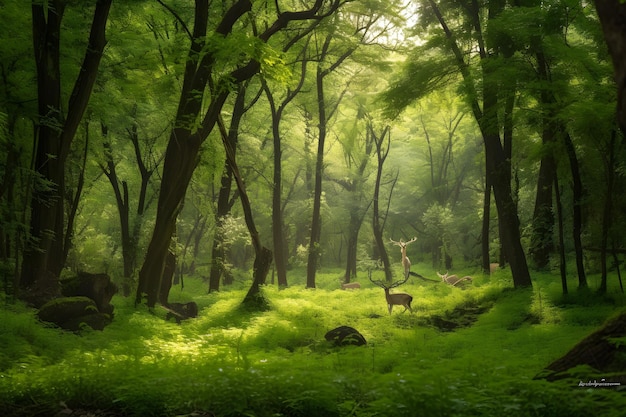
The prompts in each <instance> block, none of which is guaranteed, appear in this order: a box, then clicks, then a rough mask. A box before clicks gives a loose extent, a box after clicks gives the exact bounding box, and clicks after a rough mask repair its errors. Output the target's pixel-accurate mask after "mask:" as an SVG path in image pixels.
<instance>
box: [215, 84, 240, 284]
mask: <svg viewBox="0 0 626 417" xmlns="http://www.w3.org/2000/svg"><path fill="white" fill-rule="evenodd" d="M246 91H247V85H245V84H242V85H240V86H239V89H238V92H237V98H236V99H235V104H234V106H233V112H232V116H231V120H230V127H229V129H228V134H227V137H226V140H227V141H228V146H229V148H230V149H231V150H232V152H233V157H234V158H236V157H237V146H238V143H239V125H240V123H241V119H242V117H243V115H244V113H245V102H246ZM232 185H233V171H232V167H231V165H230V161H229V159H228V158H226V160H225V161H224V169H223V172H222V180H221V186H220V191H219V194H218V197H217V209H216V212H215V225H216V227H215V234H214V236H213V248H212V251H211V273H210V275H209V292H213V291H219V289H220V278H221V276H222V274H224V273H226V271H225V268H224V263H225V255H226V253H225V251H224V230H223V221H224V218H225V217H226V216H227V215H228V214H229V213H230V210H231V209H232V207H233V205H234V203H235V201H236V198H235V197H236V196H237V195H238V193H237V194H236V195H235V196H233V197H232V198H231V193H232Z"/></svg>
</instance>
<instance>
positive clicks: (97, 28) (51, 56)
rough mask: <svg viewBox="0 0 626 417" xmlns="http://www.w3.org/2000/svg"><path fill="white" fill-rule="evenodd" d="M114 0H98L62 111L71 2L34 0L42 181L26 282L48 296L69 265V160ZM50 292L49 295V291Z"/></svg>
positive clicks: (38, 160)
mask: <svg viewBox="0 0 626 417" xmlns="http://www.w3.org/2000/svg"><path fill="white" fill-rule="evenodd" d="M111 2H112V0H99V1H97V3H96V6H95V10H94V15H93V20H92V24H91V31H90V34H89V42H88V45H87V48H86V51H85V55H84V58H83V62H82V65H81V68H80V70H79V72H78V74H79V75H78V78H77V79H76V81H75V83H74V87H73V90H72V93H71V95H70V98H69V102H68V104H67V114H66V115H64V114H63V112H62V108H63V107H65V106H62V99H61V81H60V80H61V71H60V36H61V27H62V24H61V22H62V19H63V13H64V8H65V2H64V1H60V0H55V1H50V2H48V3H44V2H33V3H32V18H33V26H32V27H33V46H34V52H35V62H36V67H37V100H38V108H39V121H38V126H37V140H36V144H35V150H34V153H35V166H34V167H33V168H34V170H35V171H36V172H37V174H38V175H39V176H40V178H41V179H43V181H45V182H46V184H41V183H40V184H38V185H37V186H36V187H35V189H34V191H33V195H32V200H31V206H30V210H31V211H30V236H31V241H32V242H36V243H31V245H29V247H28V248H26V251H25V253H24V259H23V262H22V273H21V285H22V286H23V287H37V288H38V289H39V290H41V291H42V292H43V294H44V295H43V300H41V301H44V300H45V298H46V296H51V295H53V294H54V293H55V292H56V291H57V287H58V280H59V275H60V272H61V269H62V268H63V241H64V236H63V234H64V228H65V216H64V206H63V201H64V198H65V162H66V160H67V156H68V154H69V151H70V147H71V144H72V141H73V139H74V136H75V135H76V131H77V129H78V126H79V124H80V121H81V119H82V117H83V114H84V112H85V109H86V108H87V104H88V102H89V98H90V96H91V91H92V88H93V85H94V83H95V80H96V75H97V72H98V66H99V64H100V59H101V56H102V51H103V49H104V46H105V44H106V39H105V28H106V22H107V20H108V16H109V10H110V6H111ZM45 294H47V295H45Z"/></svg>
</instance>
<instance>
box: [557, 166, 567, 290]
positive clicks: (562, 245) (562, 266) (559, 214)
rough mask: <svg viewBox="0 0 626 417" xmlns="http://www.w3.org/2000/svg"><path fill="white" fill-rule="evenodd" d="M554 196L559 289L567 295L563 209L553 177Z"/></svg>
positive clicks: (559, 192)
mask: <svg viewBox="0 0 626 417" xmlns="http://www.w3.org/2000/svg"><path fill="white" fill-rule="evenodd" d="M554 196H555V198H554V199H555V201H556V214H557V220H558V222H557V224H558V226H559V271H560V272H561V288H562V291H563V294H567V264H566V260H565V237H564V233H563V207H562V205H561V191H560V190H559V177H558V176H557V175H555V176H554Z"/></svg>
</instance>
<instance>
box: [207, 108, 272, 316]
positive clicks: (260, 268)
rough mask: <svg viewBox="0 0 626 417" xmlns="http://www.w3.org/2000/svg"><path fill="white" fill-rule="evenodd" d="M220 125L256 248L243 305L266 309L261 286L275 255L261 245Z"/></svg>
mask: <svg viewBox="0 0 626 417" xmlns="http://www.w3.org/2000/svg"><path fill="white" fill-rule="evenodd" d="M218 124H219V128H220V133H221V136H222V143H223V144H224V149H225V150H226V158H227V159H228V163H229V165H230V167H231V170H232V173H233V177H234V178H235V183H236V184H237V190H238V191H239V196H240V198H239V199H240V201H241V208H242V209H243V213H244V218H245V220H246V226H247V227H248V231H249V232H250V238H251V240H252V246H253V247H254V253H255V259H254V266H253V271H252V285H251V287H250V289H249V290H248V293H247V294H246V296H245V298H244V300H243V304H246V305H248V306H256V307H258V308H265V307H266V303H265V301H264V299H263V297H262V296H261V292H260V285H262V284H265V281H266V279H267V274H268V272H269V270H270V266H271V265H272V259H273V254H272V251H271V250H269V249H268V248H266V247H265V246H263V244H262V243H261V237H260V235H259V232H258V230H257V228H256V225H255V224H254V218H253V216H252V205H251V204H250V199H249V198H248V193H247V191H246V186H245V183H244V181H243V178H242V176H241V174H240V172H239V168H238V166H237V161H236V160H235V153H234V151H233V149H232V148H231V147H230V143H229V142H228V133H227V132H226V127H225V126H224V124H223V122H222V120H221V119H220V120H218Z"/></svg>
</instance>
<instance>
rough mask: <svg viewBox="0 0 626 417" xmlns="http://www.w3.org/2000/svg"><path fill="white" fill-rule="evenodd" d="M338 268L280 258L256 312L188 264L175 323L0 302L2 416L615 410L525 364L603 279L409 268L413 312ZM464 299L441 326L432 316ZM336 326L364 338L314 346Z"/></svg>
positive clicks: (589, 314) (588, 326)
mask: <svg viewBox="0 0 626 417" xmlns="http://www.w3.org/2000/svg"><path fill="white" fill-rule="evenodd" d="M339 275H340V272H339V271H331V272H325V273H319V274H318V277H317V280H318V288H317V289H305V288H304V274H302V275H298V274H297V273H292V276H293V278H292V281H293V282H290V284H291V287H289V288H285V289H277V288H275V287H272V286H267V287H264V288H263V295H264V297H265V299H266V300H268V302H269V309H268V310H267V311H264V312H250V311H247V310H245V309H242V308H241V300H243V297H244V296H245V293H246V290H247V288H245V285H243V284H241V285H240V287H236V286H235V287H231V288H226V289H223V291H221V292H219V293H211V294H207V293H206V283H203V282H202V281H200V280H194V279H192V278H188V279H187V280H186V282H185V284H186V286H185V288H184V289H183V290H181V289H180V288H173V289H172V292H171V296H170V298H171V300H172V301H178V300H180V301H188V300H190V299H193V300H194V301H196V302H197V303H198V305H199V307H200V315H199V317H198V318H196V319H192V320H188V321H184V322H183V323H182V324H180V325H177V324H176V323H174V322H167V321H165V320H164V317H165V311H161V310H159V308H155V309H154V311H150V310H149V309H147V308H146V307H145V306H139V307H135V306H134V304H133V300H131V299H124V298H122V297H119V296H116V297H115V298H114V299H113V304H114V305H115V308H116V311H115V319H114V321H113V323H112V324H110V325H109V326H108V327H107V328H106V329H105V330H104V331H102V332H96V331H92V332H83V333H81V334H79V335H78V334H74V333H69V332H64V331H60V330H58V329H55V328H52V327H49V326H45V325H42V324H41V323H39V322H38V321H37V320H36V317H35V315H34V312H33V311H32V310H30V309H28V308H27V307H25V306H22V305H19V304H10V305H4V306H2V308H0V313H1V314H2V320H0V336H1V337H0V408H1V409H3V410H6V411H5V412H4V414H3V415H5V416H35V415H41V416H51V415H52V416H53V415H62V414H58V413H65V415H89V414H88V413H91V414H90V415H92V416H99V415H101V416H185V415H187V416H191V415H207V416H209V415H210V416H260V417H264V416H268V417H269V416H273V417H275V416H308V417H313V416H331V417H332V416H392V415H393V416H421V415H424V416H425V415H428V416H499V415H508V416H520V417H521V416H568V417H570V416H587V415H603V416H619V415H621V412H622V411H623V409H624V407H625V406H626V398H625V396H624V395H623V391H620V390H618V389H586V388H580V387H578V386H577V385H576V384H573V383H572V381H561V382H558V381H557V382H546V381H543V380H534V379H533V377H534V376H535V375H537V374H538V373H539V372H540V371H541V370H542V369H543V368H544V367H545V366H546V365H548V364H549V363H550V362H552V361H553V360H555V359H557V358H558V357H560V356H561V355H563V354H565V353H566V352H567V351H568V350H569V349H570V348H571V347H572V346H574V345H575V344H576V343H577V342H578V341H579V340H581V339H582V338H583V337H584V336H586V335H587V334H589V333H590V332H592V331H593V330H594V329H595V328H597V327H598V326H600V325H601V324H602V322H603V321H604V320H605V319H606V318H607V317H609V316H611V315H613V314H615V313H617V312H618V311H620V310H623V309H624V308H625V298H624V296H623V295H622V294H621V293H619V292H618V291H617V289H616V288H613V289H611V292H610V293H609V296H597V295H596V294H594V293H593V292H590V291H587V292H585V291H583V292H573V293H572V294H571V295H568V296H563V295H561V293H560V282H559V280H558V279H556V278H555V277H554V276H551V275H549V274H543V275H541V274H537V275H536V276H534V277H533V279H534V287H533V289H527V290H513V289H511V288H510V276H508V275H507V273H506V271H500V272H499V273H498V274H497V275H496V276H495V277H481V276H476V277H475V279H474V282H473V284H472V286H470V287H469V288H468V289H465V290H461V289H458V288H452V287H449V286H445V285H444V284H441V283H426V282H423V281H419V280H415V281H412V282H409V283H407V284H405V285H404V286H403V287H402V288H401V289H398V291H400V290H402V291H405V292H408V293H410V294H412V295H413V297H414V300H413V307H414V313H413V314H410V313H409V312H405V313H402V312H401V311H400V310H401V309H399V310H398V311H395V309H394V312H393V314H392V315H389V314H388V313H387V308H386V305H385V300H384V294H383V291H382V290H381V289H380V288H378V287H374V286H373V285H369V282H364V281H361V284H362V288H361V289H360V290H353V291H342V290H339V289H337V287H338V277H339ZM572 285H574V284H572ZM396 308H398V307H396ZM474 313H475V314H476V317H472V319H471V320H464V321H462V325H460V326H459V327H455V328H453V329H447V330H446V329H442V328H438V327H436V326H435V324H434V323H437V321H436V320H434V319H433V318H436V317H438V318H440V321H445V322H450V321H454V320H457V319H461V318H462V319H467V317H462V316H463V315H469V314H474ZM459 323H461V321H459ZM340 325H347V326H351V327H354V328H355V329H357V330H359V331H360V332H361V333H362V334H363V336H364V337H365V339H366V340H367V342H368V343H367V345H366V346H363V347H347V348H334V347H332V346H330V345H329V344H328V343H327V342H326V341H325V339H324V334H325V333H326V332H327V331H328V330H330V329H332V328H335V327H337V326H340ZM81 410H83V411H84V414H81V412H82V411H81ZM194 413H195V414H194ZM202 413H204V414H202Z"/></svg>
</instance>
